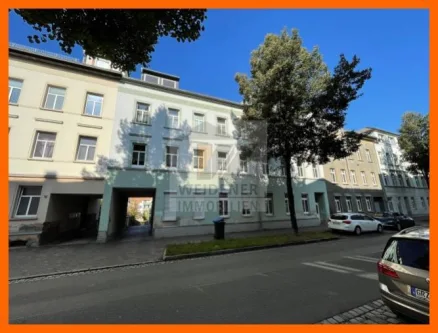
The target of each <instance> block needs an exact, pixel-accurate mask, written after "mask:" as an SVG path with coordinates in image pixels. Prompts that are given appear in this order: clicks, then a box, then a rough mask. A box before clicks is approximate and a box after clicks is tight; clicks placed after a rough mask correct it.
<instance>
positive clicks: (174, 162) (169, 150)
mask: <svg viewBox="0 0 438 333" xmlns="http://www.w3.org/2000/svg"><path fill="white" fill-rule="evenodd" d="M166 167H168V168H177V167H178V147H171V146H166Z"/></svg>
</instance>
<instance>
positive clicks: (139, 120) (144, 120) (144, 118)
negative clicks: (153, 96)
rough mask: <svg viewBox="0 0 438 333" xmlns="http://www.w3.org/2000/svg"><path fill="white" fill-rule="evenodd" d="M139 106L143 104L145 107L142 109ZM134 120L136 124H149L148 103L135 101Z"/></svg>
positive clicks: (149, 111) (149, 108)
mask: <svg viewBox="0 0 438 333" xmlns="http://www.w3.org/2000/svg"><path fill="white" fill-rule="evenodd" d="M139 106H145V107H146V109H142V108H140V107H139ZM139 115H140V117H139ZM134 122H135V123H136V124H143V125H150V124H151V106H150V105H149V104H148V103H143V102H136V103H135V115H134Z"/></svg>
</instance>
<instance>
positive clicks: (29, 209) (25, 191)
mask: <svg viewBox="0 0 438 333" xmlns="http://www.w3.org/2000/svg"><path fill="white" fill-rule="evenodd" d="M41 190H42V187H41V186H22V187H20V189H19V193H18V201H17V208H16V210H15V216H16V217H36V216H37V212H38V206H39V204H40V198H41Z"/></svg>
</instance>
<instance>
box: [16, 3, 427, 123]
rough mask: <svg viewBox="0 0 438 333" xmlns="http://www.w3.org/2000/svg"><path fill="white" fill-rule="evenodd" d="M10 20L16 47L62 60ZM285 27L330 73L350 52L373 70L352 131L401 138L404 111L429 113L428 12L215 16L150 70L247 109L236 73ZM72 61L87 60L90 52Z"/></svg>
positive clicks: (350, 119)
mask: <svg viewBox="0 0 438 333" xmlns="http://www.w3.org/2000/svg"><path fill="white" fill-rule="evenodd" d="M9 19H10V21H9V41H10V42H14V43H19V44H23V45H30V46H33V47H37V48H40V49H44V50H47V51H51V52H56V53H61V54H62V51H61V50H60V48H59V46H58V44H57V43H56V42H54V41H50V42H48V43H44V44H30V43H29V42H28V39H27V36H28V35H29V34H32V35H33V34H34V31H33V29H32V28H30V27H29V26H27V25H26V24H25V23H24V22H23V20H22V19H21V18H20V17H19V16H17V15H16V14H15V13H10V14H9ZM283 28H287V29H289V30H291V29H292V28H297V29H298V30H299V33H300V36H301V37H302V39H303V41H304V45H305V47H307V48H308V49H311V48H312V47H314V46H318V47H319V49H320V52H321V53H322V55H323V59H324V61H325V62H326V63H327V65H328V66H329V68H330V69H333V68H334V67H335V66H336V64H337V63H338V61H339V56H340V54H342V53H343V54H345V56H346V57H347V58H348V59H351V57H352V56H353V55H357V56H358V57H359V58H360V59H361V63H360V65H359V68H367V67H371V68H372V78H371V79H370V80H369V81H367V82H366V84H365V86H364V88H363V89H362V93H363V96H361V97H360V98H359V99H357V100H356V101H354V102H352V103H351V104H350V107H349V109H348V112H347V119H346V124H345V125H346V126H345V127H346V128H348V129H353V130H357V129H360V128H363V127H378V128H382V129H385V130H387V131H391V132H397V131H398V129H399V127H400V123H401V117H402V114H403V113H404V112H406V111H415V112H420V113H422V114H426V113H428V112H429V12H428V11H427V10H284V9H282V10H209V11H208V12H207V20H206V21H205V31H204V32H203V33H202V35H201V37H200V38H199V39H198V40H197V41H195V42H191V43H187V42H186V43H178V42H177V41H175V40H173V39H171V38H162V39H160V40H159V43H158V45H157V46H156V48H155V52H154V53H153V55H152V62H151V63H150V64H149V68H151V69H153V70H157V71H161V72H165V73H169V74H173V75H176V76H179V77H180V80H181V81H180V88H181V89H184V90H189V91H193V92H197V93H201V94H206V95H210V96H214V97H218V98H223V99H227V100H231V101H236V102H240V101H241V100H242V98H241V96H240V95H239V91H238V85H237V83H236V82H235V80H234V76H235V74H236V73H247V74H248V73H249V69H250V66H249V60H250V55H251V51H252V50H254V49H256V48H257V47H258V46H259V45H260V44H261V43H262V42H263V40H264V38H265V36H266V34H268V33H275V34H279V33H280V32H281V30H282V29H283ZM71 56H73V57H76V58H80V59H82V50H81V49H80V48H79V47H76V48H75V49H74V51H73V53H72V54H71ZM140 67H141V66H138V69H139V68H140ZM131 76H133V77H135V78H140V72H139V71H138V70H137V72H136V73H133V74H131Z"/></svg>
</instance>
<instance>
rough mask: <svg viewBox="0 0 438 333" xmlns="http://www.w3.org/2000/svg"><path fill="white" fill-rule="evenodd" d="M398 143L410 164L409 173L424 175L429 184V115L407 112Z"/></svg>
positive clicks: (404, 157)
mask: <svg viewBox="0 0 438 333" xmlns="http://www.w3.org/2000/svg"><path fill="white" fill-rule="evenodd" d="M398 142H399V145H400V148H401V149H402V151H403V159H404V160H405V161H407V162H409V163H410V166H409V171H411V172H413V173H423V175H424V177H425V178H426V181H427V183H428V184H429V171H430V166H429V114H426V115H424V116H423V115H422V114H420V113H417V112H406V113H405V114H404V115H403V117H402V124H401V127H400V137H399V138H398Z"/></svg>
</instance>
